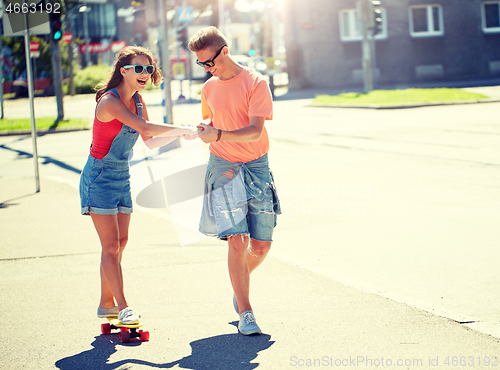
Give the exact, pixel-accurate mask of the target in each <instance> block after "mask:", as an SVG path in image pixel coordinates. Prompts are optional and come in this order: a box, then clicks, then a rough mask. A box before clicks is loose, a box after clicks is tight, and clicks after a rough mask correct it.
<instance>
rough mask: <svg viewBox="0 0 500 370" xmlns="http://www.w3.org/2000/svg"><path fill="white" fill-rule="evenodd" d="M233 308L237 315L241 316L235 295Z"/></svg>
mask: <svg viewBox="0 0 500 370" xmlns="http://www.w3.org/2000/svg"><path fill="white" fill-rule="evenodd" d="M233 307H234V310H235V311H236V313H237V314H238V315H239V314H240V309H239V307H238V301H237V300H236V296H235V295H234V294H233Z"/></svg>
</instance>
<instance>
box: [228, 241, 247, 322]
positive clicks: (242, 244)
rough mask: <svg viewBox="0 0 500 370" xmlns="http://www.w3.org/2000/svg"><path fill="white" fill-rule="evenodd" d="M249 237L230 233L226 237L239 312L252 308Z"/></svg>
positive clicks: (230, 270)
mask: <svg viewBox="0 0 500 370" xmlns="http://www.w3.org/2000/svg"><path fill="white" fill-rule="evenodd" d="M248 242H249V237H248V236H243V235H232V236H230V237H229V238H228V245H229V250H228V258H227V261H228V268H229V277H230V279H231V284H232V285H233V290H234V294H235V295H236V300H237V301H238V307H239V309H240V312H239V313H242V312H245V311H249V310H252V306H250V301H249V294H250V271H249V269H248V262H247V249H248Z"/></svg>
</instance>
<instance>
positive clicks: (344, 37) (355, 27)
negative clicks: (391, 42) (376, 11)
mask: <svg viewBox="0 0 500 370" xmlns="http://www.w3.org/2000/svg"><path fill="white" fill-rule="evenodd" d="M381 18H382V32H381V33H379V34H378V35H375V40H379V39H386V38H387V25H386V24H387V22H386V19H387V17H386V13H385V9H382V14H381ZM339 25H340V40H341V41H361V40H363V35H362V33H361V30H360V28H359V26H360V21H359V19H358V11H357V10H356V9H349V10H341V11H340V12H339ZM368 35H370V31H368Z"/></svg>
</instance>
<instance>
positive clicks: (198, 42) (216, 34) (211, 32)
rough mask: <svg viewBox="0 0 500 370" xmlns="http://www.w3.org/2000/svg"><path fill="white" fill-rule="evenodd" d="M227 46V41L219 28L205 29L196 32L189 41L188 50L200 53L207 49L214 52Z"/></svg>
mask: <svg viewBox="0 0 500 370" xmlns="http://www.w3.org/2000/svg"><path fill="white" fill-rule="evenodd" d="M224 45H227V40H226V37H225V36H224V34H223V33H222V32H221V31H219V30H218V29H217V27H213V26H210V27H205V28H202V29H201V30H199V31H198V32H196V34H195V35H194V36H193V37H191V40H190V41H189V45H188V48H189V50H191V51H192V52H195V53H196V52H198V51H200V50H203V49H206V48H212V49H214V50H217V49H220V48H222V47H223V46H224Z"/></svg>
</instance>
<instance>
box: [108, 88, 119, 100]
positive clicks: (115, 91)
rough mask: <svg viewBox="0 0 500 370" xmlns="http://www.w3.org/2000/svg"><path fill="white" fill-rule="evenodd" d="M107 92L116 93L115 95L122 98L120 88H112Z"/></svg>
mask: <svg viewBox="0 0 500 370" xmlns="http://www.w3.org/2000/svg"><path fill="white" fill-rule="evenodd" d="M107 92H112V93H113V94H115V95H116V96H117V97H118V99H121V98H120V94H119V93H118V90H116V89H111V90H108V91H107Z"/></svg>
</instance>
